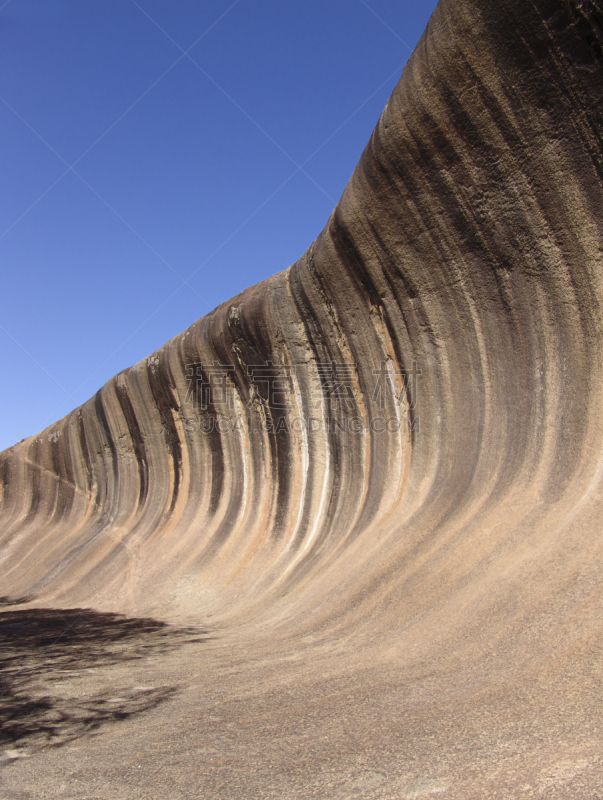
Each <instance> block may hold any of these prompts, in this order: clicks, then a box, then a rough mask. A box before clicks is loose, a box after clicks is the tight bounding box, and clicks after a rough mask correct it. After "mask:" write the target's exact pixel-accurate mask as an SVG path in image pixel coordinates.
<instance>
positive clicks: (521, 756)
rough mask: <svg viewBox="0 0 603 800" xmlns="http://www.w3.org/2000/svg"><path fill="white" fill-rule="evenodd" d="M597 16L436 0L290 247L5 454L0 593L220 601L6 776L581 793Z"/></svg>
mask: <svg viewBox="0 0 603 800" xmlns="http://www.w3.org/2000/svg"><path fill="white" fill-rule="evenodd" d="M602 47H603V9H602V7H601V4H600V3H599V2H597V1H596V0H530V1H528V0H440V4H439V6H438V7H437V9H436V11H435V12H434V15H433V17H432V19H431V20H430V23H429V25H428V27H427V29H426V31H425V33H424V35H423V37H422V39H421V40H420V42H419V44H418V45H417V48H416V50H415V52H414V54H413V56H412V58H411V59H410V61H409V62H408V64H407V66H406V68H405V70H404V73H403V75H402V78H401V80H400V82H399V84H398V86H397V88H396V89H395V91H394V93H393V95H392V97H391V98H390V100H389V102H388V104H387V106H386V108H385V110H384V112H383V115H382V117H381V119H380V120H379V123H378V125H377V127H376V129H375V131H374V133H373V135H372V137H371V140H370V142H369V144H368V145H367V148H366V150H365V152H364V154H363V156H362V158H361V160H360V163H359V165H358V167H357V168H356V170H355V172H354V174H353V175H352V178H351V180H350V182H349V184H348V186H347V188H346V190H345V192H344V194H343V196H342V198H341V200H340V202H339V204H338V205H337V207H336V209H335V210H334V211H333V213H332V215H331V217H330V219H329V221H328V223H327V225H326V227H325V229H324V231H323V232H322V233H321V235H320V236H319V238H318V239H317V240H316V242H315V243H314V244H313V245H312V246H311V247H310V249H309V250H308V251H307V253H306V254H305V255H304V256H303V257H302V258H301V259H300V260H299V261H298V262H297V263H296V264H294V265H293V266H291V267H290V268H289V269H287V270H285V271H284V272H282V273H280V274H278V275H276V276H274V277H273V278H271V279H269V280H267V281H265V282H263V283H261V284H258V285H257V286H254V287H251V288H250V289H247V290H246V291H244V292H243V293H241V294H240V295H238V296H237V297H235V298H234V299H233V300H231V301H229V302H227V303H224V304H223V305H221V306H220V307H219V308H217V309H216V310H215V311H214V312H212V313H211V314H209V315H207V316H206V317H203V318H202V319H200V320H199V321H198V322H196V323H195V324H194V325H192V326H191V327H190V328H189V329H188V330H187V331H185V332H184V333H183V334H181V335H180V336H177V337H175V338H174V339H172V340H171V341H170V342H168V343H167V344H166V345H165V346H164V347H162V348H161V349H160V350H158V351H157V352H156V353H155V354H153V355H152V356H151V357H149V358H148V359H146V360H145V361H144V362H141V363H139V364H137V365H136V366H134V367H132V368H131V369H129V370H125V371H124V372H122V373H120V374H119V375H117V376H115V378H113V379H112V380H110V381H109V382H108V383H107V384H106V385H105V386H104V387H103V388H102V389H101V390H100V391H99V392H98V393H97V394H96V395H95V396H94V397H93V398H92V399H91V400H89V401H88V402H87V403H85V404H84V405H83V406H81V407H80V408H79V409H77V410H75V411H73V412H72V413H71V414H69V415H68V416H66V417H65V418H64V419H63V420H61V421H60V422H59V423H57V424H56V425H53V426H51V427H50V428H48V429H47V430H45V431H44V432H43V433H41V434H39V435H37V436H35V437H31V438H29V439H27V440H24V441H23V442H20V443H19V444H17V445H15V446H14V447H13V448H10V449H9V450H7V451H5V452H4V453H2V454H1V455H0V470H1V472H0V474H1V475H2V482H1V483H0V490H1V493H2V494H1V498H2V506H1V510H0V514H1V516H0V521H1V528H0V537H1V539H0V542H1V547H2V550H1V554H2V576H1V584H0V593H1V594H3V595H5V596H7V597H8V598H12V599H15V598H18V597H33V598H34V599H33V600H30V601H29V603H26V604H25V606H24V607H25V608H30V607H32V606H35V605H38V606H41V605H44V606H53V607H55V608H70V607H73V606H78V607H82V606H88V607H93V608H95V609H98V610H100V611H103V612H120V613H126V614H136V615H141V614H144V615H147V616H148V615H153V616H157V617H160V618H162V619H166V620H174V621H176V620H178V621H185V620H186V621H188V622H190V621H192V620H197V621H198V622H199V624H202V625H209V627H210V628H212V629H213V631H214V638H213V639H212V640H211V641H209V642H203V643H202V644H197V645H194V646H193V645H190V646H189V645H187V646H186V647H185V648H183V649H182V650H179V651H178V652H177V653H175V654H174V653H170V654H167V655H163V656H162V657H161V659H159V657H157V658H156V659H155V660H153V661H152V663H151V662H149V663H145V664H144V665H143V666H138V667H137V668H136V669H137V670H138V672H136V670H134V668H133V667H131V666H128V667H123V666H120V667H119V668H116V667H112V670H113V672H111V671H108V672H107V676H108V677H107V676H106V677H105V678H104V679H103V680H105V681H109V682H111V680H116V678H115V675H119V676H122V677H123V679H124V680H126V673H124V672H123V670H124V669H127V670H134V673H136V680H137V681H140V680H145V681H147V682H151V683H152V684H153V686H156V685H157V682H159V683H161V682H162V681H163V683H165V681H166V680H167V677H166V676H168V675H169V685H170V687H172V688H173V687H174V686H179V687H180V694H177V695H176V696H175V699H168V700H166V702H164V703H162V704H161V705H160V706H158V707H157V708H154V709H152V710H150V711H148V712H145V714H144V715H142V716H139V715H135V716H133V717H132V718H131V719H128V720H126V721H124V722H123V723H119V724H117V723H115V724H114V725H112V726H106V727H105V728H103V730H102V732H101V733H99V735H98V736H97V737H96V739H95V740H94V741H92V740H91V739H88V738H85V737H84V738H81V739H79V740H78V743H77V744H76V745H74V744H73V743H70V744H66V745H65V746H64V747H63V748H61V751H60V755H58V753H59V751H58V750H55V749H48V750H46V751H44V752H43V753H42V754H41V755H40V754H35V755H32V756H31V758H30V759H20V758H19V759H18V758H16V757H15V758H12V757H10V755H9V757H8V758H9V760H10V761H11V766H10V767H9V768H7V769H6V771H5V773H4V774H5V776H6V777H5V781H6V784H5V785H6V787H7V788H6V791H5V795H6V797H15V798H16V797H18V796H20V795H19V794H18V793H16V792H17V791H18V788H19V786H21V787H23V786H27V787H28V789H27V792H30V794H28V793H27V792H26V793H25V794H24V795H23V796H27V797H29V796H31V797H40V798H46V797H49V798H50V797H58V796H60V797H78V798H83V797H90V798H92V797H106V798H121V797H124V798H126V797H127V798H139V797H140V798H143V797H162V798H171V797H174V798H181V797H182V798H190V797H204V798H210V797H211V798H214V797H215V798H238V797H247V798H255V797H257V798H260V797H262V798H263V797H296V798H297V797H299V798H305V797H329V798H342V800H343V798H351V797H358V798H399V797H420V796H421V797H422V796H430V795H434V796H435V795H436V794H437V795H438V796H440V795H441V796H442V797H447V798H448V797H449V798H473V797H475V798H483V797H501V798H509V797H546V798H568V797H576V798H584V797H603V774H602V769H601V761H600V752H601V731H600V710H599V706H600V691H599V689H600V682H601V677H602V670H603V663H602V661H601V655H600V637H601V634H602V633H603V631H602V628H603V612H602V610H601V589H600V582H601V570H602V566H601V563H602V562H601V560H602V557H603V538H602V537H601V535H600V529H601V504H602V500H603V496H602V489H603V486H602V480H603V475H602V469H603V414H602V410H603V409H602V402H601V400H602V398H601V395H602V390H603V380H602V377H603V376H602V364H603V362H602V358H601V356H602V353H601V346H602V342H603V326H602V324H601V323H602V320H601V301H602V290H603V283H602V277H601V276H602V267H603V248H602V244H603V141H602V138H601V129H602V128H601V124H602V122H603V113H602V103H603V49H602ZM268 245H269V243H267V246H268ZM267 362H272V363H274V364H277V365H296V371H295V375H294V376H293V377H292V378H291V379H288V380H286V381H285V382H284V384H283V386H284V388H283V389H282V395H283V396H282V397H281V398H280V399H281V400H282V401H286V402H287V403H288V407H287V408H276V409H275V408H274V407H272V408H270V406H269V405H268V404H267V403H266V402H262V399H261V397H260V396H259V395H258V393H257V389H256V388H254V383H253V381H252V380H251V378H250V376H249V375H248V367H249V366H254V365H256V366H257V365H261V364H266V363H267ZM331 362H337V363H348V364H349V363H355V364H356V365H357V373H355V378H354V382H353V385H352V386H351V389H350V397H353V401H350V403H348V404H340V406H339V408H338V409H335V410H334V411H332V412H331V411H329V409H328V404H327V403H320V402H319V403H318V404H317V403H316V391H315V387H316V381H317V379H318V370H319V367H318V365H319V364H325V363H331ZM192 363H201V364H204V365H206V366H207V365H212V364H214V363H218V364H222V365H232V366H233V367H234V369H233V370H232V371H231V372H230V373H229V375H230V377H229V378H228V379H227V380H228V384H227V386H228V391H229V396H230V397H231V398H232V409H228V407H227V406H225V405H224V404H217V403H216V404H215V405H214V407H212V406H211V405H210V407H209V408H207V409H206V410H200V409H195V410H193V412H191V406H190V403H188V402H187V392H188V390H189V386H190V381H189V380H187V378H188V374H187V365H189V364H192ZM413 363H416V364H417V365H418V368H419V369H420V371H421V375H420V377H419V378H418V380H417V382H416V386H415V384H414V383H413V381H408V380H407V381H405V380H404V378H403V375H402V374H401V373H403V372H404V371H408V370H410V369H411V368H412V365H413ZM381 365H385V367H386V368H387V369H388V370H389V374H390V376H392V377H391V382H392V383H391V386H390V388H391V389H392V391H391V392H390V391H385V392H383V393H382V394H381V396H380V398H377V397H375V394H374V392H375V386H376V382H377V381H378V380H379V379H380V378H379V376H378V375H375V374H374V371H375V370H379V369H380V368H381ZM201 377H202V378H203V377H205V378H207V373H204V374H203V375H202V376H201ZM415 389H416V391H415ZM393 390H395V392H394V391H393ZM394 395H395V396H394ZM189 399H190V398H189ZM378 399H382V400H383V408H381V407H380V404H379V402H377V400H378ZM273 406H274V404H273ZM327 416H331V417H332V418H336V419H337V424H335V423H333V420H331V422H330V423H329V424H330V428H329V429H327V428H326V426H325V418H326V417H327ZM247 417H248V418H249V419H250V420H252V424H253V425H255V424H256V423H257V427H260V428H261V425H259V422H260V421H263V424H264V427H265V426H266V424H267V420H268V421H270V420H271V421H272V424H273V425H274V426H275V429H278V430H279V432H278V433H276V432H268V431H266V430H264V431H261V430H256V431H251V432H250V431H249V429H248V425H247ZM210 418H211V419H214V420H216V419H218V418H219V419H220V420H222V421H221V423H220V425H221V427H222V432H220V431H218V430H215V429H214V430H213V431H212V432H205V431H204V430H203V429H202V423H203V420H206V421H207V420H209V419H210ZM235 419H239V420H244V421H245V424H241V425H238V426H236V430H232V420H235ZM381 419H388V420H398V421H399V422H400V430H394V429H395V428H396V427H397V426H396V425H394V424H391V425H390V428H391V429H390V430H387V429H386V430H384V431H383V430H381V427H382V426H383V423H381V422H379V420H381ZM191 420H192V421H191ZM228 420H231V421H230V422H228ZM351 420H354V422H350V421H351ZM314 421H316V424H315V422H314ZM350 425H351V426H352V428H356V427H361V428H363V429H364V431H365V432H364V433H357V432H354V430H350V429H349V426H350ZM346 426H348V428H347V431H346V430H342V428H346ZM200 428H201V429H200ZM191 648H193V649H191ZM195 648H196V649H195ZM116 670H117V671H116ZM119 670H121V671H122V672H120V671H119ZM134 673H132V674H134ZM127 675H130V672H128V673H127ZM111 676H113V677H111ZM141 676H142V677H141ZM90 680H91V681H92V680H93V679H92V678H90ZM94 680H97V679H96V678H94ZM98 680H100V679H98ZM128 680H130V679H129V678H128ZM153 681H155V683H153ZM102 688H103V691H105V689H106V687H105V686H103V687H102ZM97 689H98V687H96V688H95V691H96V690H97ZM86 691H92V689H87V690H86ZM98 691H100V689H99V690H98ZM98 691H97V694H98ZM143 719H144V720H145V722H142V721H141V720H143ZM138 765H140V769H138ZM69 770H71V772H69ZM66 776H68V777H66ZM77 781H79V782H77ZM74 786H75V787H77V790H76V789H75V788H74ZM61 787H62V788H61ZM11 791H12V792H13V794H10V792H11Z"/></svg>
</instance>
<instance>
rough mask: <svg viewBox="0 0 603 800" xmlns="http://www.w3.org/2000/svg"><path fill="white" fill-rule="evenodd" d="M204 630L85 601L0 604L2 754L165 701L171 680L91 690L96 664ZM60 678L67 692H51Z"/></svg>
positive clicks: (143, 654) (155, 651) (168, 647)
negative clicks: (62, 605) (79, 604)
mask: <svg viewBox="0 0 603 800" xmlns="http://www.w3.org/2000/svg"><path fill="white" fill-rule="evenodd" d="M1 599H2V598H0V600H1ZM11 605H14V603H13V604H11ZM5 608H6V606H5ZM208 638H209V637H208V633H207V631H206V630H204V629H201V628H180V627H175V626H172V625H168V624H167V623H165V622H160V621H158V620H154V619H145V618H132V617H125V616H122V615H121V614H111V613H101V612H98V611H93V610H91V609H81V608H72V609H60V610H59V609H51V608H27V609H18V610H10V611H9V610H4V611H0V749H1V748H5V751H4V752H5V760H6V759H8V760H10V759H11V758H13V757H17V756H18V755H19V754H20V753H22V752H24V748H25V749H26V750H31V749H37V748H39V747H45V746H49V745H55V746H56V745H60V744H65V743H66V742H68V741H71V740H73V739H74V738H77V737H79V736H81V735H83V734H84V733H87V732H89V731H91V730H94V729H96V728H98V727H100V726H101V725H103V724H105V723H109V722H114V721H117V720H123V719H126V718H128V717H131V716H132V715H133V714H140V713H142V712H143V711H147V710H149V709H151V708H155V707H156V706H158V705H159V704H160V703H163V702H165V701H166V700H168V699H169V698H170V697H172V696H173V695H174V694H175V693H176V691H177V687H175V686H160V687H151V688H149V687H139V688H135V689H132V688H130V689H127V690H125V691H124V690H122V689H119V690H115V688H111V690H107V689H106V688H105V690H104V691H102V692H100V693H99V692H98V691H96V692H95V691H94V690H93V687H94V686H96V688H97V689H98V683H99V681H98V678H96V677H95V676H96V675H97V671H98V670H99V668H105V667H111V666H115V665H119V664H124V663H125V662H128V661H133V660H140V659H145V658H149V657H150V656H154V655H160V654H166V653H168V652H170V651H173V650H174V649H175V648H179V647H182V646H183V645H185V644H190V643H193V642H202V641H205V640H207V639H208ZM61 686H62V687H63V688H67V689H68V691H67V696H65V692H64V691H63V692H62V693H61V694H59V692H60V688H61ZM78 687H79V688H78ZM91 689H92V691H91Z"/></svg>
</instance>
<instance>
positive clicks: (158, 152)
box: [0, 0, 435, 450]
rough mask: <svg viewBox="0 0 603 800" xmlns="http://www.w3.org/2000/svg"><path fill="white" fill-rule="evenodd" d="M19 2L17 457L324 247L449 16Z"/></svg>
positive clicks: (256, 3) (1, 65) (15, 106)
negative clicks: (159, 352)
mask: <svg viewBox="0 0 603 800" xmlns="http://www.w3.org/2000/svg"><path fill="white" fill-rule="evenodd" d="M2 2H3V0H0V37H1V39H0V118H1V119H0V139H1V147H2V152H3V158H2V160H1V171H2V176H1V180H2V184H3V192H2V200H1V204H0V263H1V264H2V292H1V293H0V364H1V369H2V392H1V393H0V450H1V449H3V448H5V447H8V446H9V445H11V444H13V443H14V442H16V441H17V440H19V439H21V438H23V437H25V436H29V435H30V434H34V433H36V432H37V431H39V430H41V429H42V428H43V427H45V426H46V425H49V424H50V423H52V422H54V421H55V420H57V419H60V418H61V417H62V416H64V415H65V414H66V413H67V412H68V411H70V410H71V409H73V408H75V407H76V406H78V405H80V404H81V403H83V402H84V401H85V400H87V399H88V398H89V397H90V396H91V395H92V394H94V392H95V391H97V389H98V388H99V387H100V386H101V385H102V384H103V383H104V382H105V381H106V380H107V379H108V378H110V377H111V375H114V374H115V373H116V372H119V371H120V370H121V369H123V368H124V367H127V366H130V365H131V364H133V363H135V362H137V361H139V360H140V359H142V358H144V357H145V356H147V355H148V354H149V353H151V352H153V351H154V350H156V349H157V348H158V347H160V346H161V345H162V344H163V343H164V342H165V341H166V340H167V339H169V338H170V337H172V336H174V335H175V334H177V333H179V332H180V331H181V330H183V329H184V328H186V327H187V326H188V325H190V324H191V323H192V322H194V320H196V319H197V318H198V317H200V316H202V315H203V314H205V313H207V312H208V311H210V310H211V309H212V308H214V307H215V306H216V305H218V304H219V303H221V302H222V301H224V300H226V299H228V298H229V297H231V296H232V295H234V294H236V293H237V292H239V291H241V290H242V289H244V288H245V287H246V286H249V285H251V284H253V283H256V282H257V281H259V280H262V279H263V278H266V277H268V276H269V275H272V274H274V273H275V272H278V271H279V270H282V269H284V268H286V267H287V266H289V264H291V263H293V262H294V261H295V260H296V259H297V258H299V256H300V255H302V253H303V252H304V250H306V248H307V247H308V246H309V245H310V243H311V242H312V240H313V239H314V238H315V237H316V236H317V234H318V233H319V232H320V230H321V228H322V227H323V226H324V224H325V222H326V220H327V218H328V215H329V213H330V212H331V210H332V208H333V206H334V205H335V203H336V201H337V200H338V198H339V197H340V195H341V192H342V191H343V188H344V186H345V184H346V182H347V180H348V178H349V176H350V174H351V172H352V170H353V168H354V166H355V164H356V162H357V160H358V158H359V156H360V154H361V152H362V150H363V148H364V146H365V144H366V142H367V140H368V137H369V136H370V133H371V131H372V129H373V127H374V125H375V123H376V121H377V119H378V117H379V114H380V113H381V110H382V109H383V107H384V105H385V103H386V101H387V98H388V96H389V94H390V93H391V91H392V89H393V87H394V85H395V83H396V81H397V80H398V78H399V75H400V73H401V70H402V67H403V65H404V63H405V62H406V60H407V58H408V56H409V55H410V51H411V49H412V48H413V47H414V46H415V44H416V42H417V40H418V38H419V36H420V35H421V33H422V31H423V29H424V28H425V25H426V24H427V20H428V19H429V15H430V14H431V12H432V11H433V8H434V7H435V0H428V1H427V2H424V0H413V1H412V2H411V1H410V0H395V1H394V0H367V2H364V0H238V2H233V0H136V1H135V2H134V0H8V2H4V5H2Z"/></svg>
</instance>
